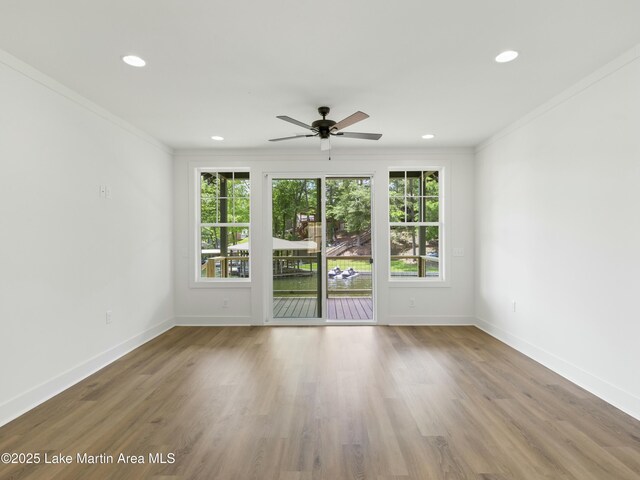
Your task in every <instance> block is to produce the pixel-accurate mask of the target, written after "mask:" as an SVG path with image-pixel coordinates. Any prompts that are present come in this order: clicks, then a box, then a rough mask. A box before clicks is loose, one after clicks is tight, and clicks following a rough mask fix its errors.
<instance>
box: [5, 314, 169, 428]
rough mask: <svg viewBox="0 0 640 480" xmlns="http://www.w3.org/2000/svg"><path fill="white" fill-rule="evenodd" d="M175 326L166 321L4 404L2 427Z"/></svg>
mask: <svg viewBox="0 0 640 480" xmlns="http://www.w3.org/2000/svg"><path fill="white" fill-rule="evenodd" d="M173 326H174V321H173V319H169V320H166V321H164V322H162V323H160V324H158V325H155V326H153V327H151V328H149V329H147V330H145V331H144V332H142V333H139V334H138V335H135V336H133V337H131V338H130V339H129V340H125V341H124V342H122V343H120V344H119V345H116V346H115V347H113V348H110V349H109V350H107V351H105V352H102V353H100V354H98V355H96V356H95V357H92V358H90V359H89V360H87V361H85V362H83V363H81V364H79V365H77V366H75V367H73V368H71V369H69V370H67V371H66V372H63V373H61V374H60V375H58V376H57V377H55V378H52V379H51V380H47V381H46V382H44V383H41V384H40V385H37V386H36V387H33V388H32V389H30V390H28V391H26V392H24V393H22V394H20V395H17V396H15V397H13V398H11V399H9V400H7V401H6V402H4V403H2V404H0V426H2V425H4V424H6V423H9V422H10V421H11V420H14V419H15V418H18V417H19V416H20V415H22V414H23V413H26V412H28V411H29V410H31V409H32V408H35V407H37V406H38V405H40V404H41V403H43V402H45V401H47V400H49V399H50V398H51V397H54V396H56V395H58V394H59V393H60V392H62V391H64V390H66V389H67V388H69V387H71V386H73V385H75V384H76V383H78V382H80V381H82V380H84V379H85V378H87V377H88V376H89V375H92V374H93V373H95V372H97V371H98V370H101V369H102V368H104V367H106V366H107V365H109V364H110V363H113V362H114V361H116V360H117V359H118V358H120V357H122V356H123V355H126V354H127V353H129V352H130V351H132V350H134V349H136V348H138V347H139V346H141V345H143V344H145V343H147V342H148V341H149V340H152V339H153V338H155V337H157V336H158V335H161V334H163V333H164V332H166V331H167V330H169V329H170V328H172V327H173Z"/></svg>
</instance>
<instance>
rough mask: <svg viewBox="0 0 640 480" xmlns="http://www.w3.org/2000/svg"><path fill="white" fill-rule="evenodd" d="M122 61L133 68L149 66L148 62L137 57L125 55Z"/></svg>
mask: <svg viewBox="0 0 640 480" xmlns="http://www.w3.org/2000/svg"><path fill="white" fill-rule="evenodd" d="M122 61H123V62H124V63H126V64H127V65H131V66H132V67H144V66H145V65H146V64H147V62H145V61H144V60H143V59H142V58H140V57H138V56H137V55H125V56H124V57H122Z"/></svg>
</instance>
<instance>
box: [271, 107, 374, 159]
mask: <svg viewBox="0 0 640 480" xmlns="http://www.w3.org/2000/svg"><path fill="white" fill-rule="evenodd" d="M318 113H319V114H320V115H322V120H316V121H315V122H313V123H312V124H311V125H307V124H306V123H303V122H300V121H298V120H296V119H294V118H291V117H287V116H286V115H279V116H277V117H276V118H279V119H280V120H284V121H285V122H289V123H293V124H294V125H298V126H299V127H303V128H306V129H308V130H311V131H312V132H313V133H310V134H308V135H294V136H292V137H282V138H272V139H270V140H269V141H270V142H280V141H282V140H292V139H294V138H306V137H320V150H330V149H331V142H330V138H331V137H332V136H335V137H345V138H361V139H363V140H379V139H380V137H382V134H381V133H357V132H341V131H340V130H342V129H343V128H346V127H348V126H350V125H353V124H354V123H356V122H359V121H361V120H364V119H366V118H369V115H367V114H366V113H364V112H356V113H354V114H353V115H349V116H348V117H347V118H345V119H343V120H340V121H339V122H334V121H333V120H328V119H327V115H329V107H320V108H318Z"/></svg>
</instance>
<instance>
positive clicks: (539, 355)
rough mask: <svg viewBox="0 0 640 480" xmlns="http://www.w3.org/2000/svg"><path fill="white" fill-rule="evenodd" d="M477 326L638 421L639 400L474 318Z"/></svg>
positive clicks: (548, 353)
mask: <svg viewBox="0 0 640 480" xmlns="http://www.w3.org/2000/svg"><path fill="white" fill-rule="evenodd" d="M476 326H477V327H478V328H479V329H480V330H482V331H484V332H485V333H487V334H489V335H491V336H492V337H494V338H496V339H498V340H500V341H501V342H503V343H505V344H507V345H508V346H509V347H511V348H513V349H515V350H517V351H519V352H520V353H522V354H524V355H526V356H527V357H529V358H531V359H532V360H535V361H536V362H538V363H540V364H542V365H544V366H545V367H547V368H548V369H550V370H552V371H553V372H555V373H557V374H558V375H560V376H562V377H564V378H566V379H567V380H569V381H570V382H572V383H575V384H576V385H578V386H579V387H582V388H584V389H585V390H586V391H588V392H589V393H592V394H593V395H595V396H597V397H599V398H601V399H602V400H604V401H605V402H607V403H609V404H611V405H613V406H614V407H616V408H618V409H620V410H622V411H623V412H625V413H627V414H629V415H631V416H632V417H634V418H637V419H638V420H640V398H638V397H636V396H634V395H633V394H631V393H629V392H627V391H625V390H622V389H621V388H619V387H617V386H615V385H612V384H611V383H609V382H607V381H606V380H603V379H602V378H599V377H597V376H595V375H593V374H591V373H589V372H587V371H585V370H582V369H581V368H580V367H577V366H575V365H573V364H571V363H569V362H567V361H566V360H564V359H562V358H560V357H558V356H556V355H554V354H552V353H550V352H547V351H546V350H544V349H542V348H540V347H538V346H536V345H533V344H532V343H529V342H527V341H526V340H523V339H521V338H519V337H517V336H515V335H512V334H511V333H509V332H507V331H505V330H503V329H501V328H499V327H496V326H495V325H493V324H491V323H489V322H487V321H485V320H483V319H481V318H476Z"/></svg>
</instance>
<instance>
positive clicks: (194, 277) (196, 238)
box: [189, 166, 255, 288]
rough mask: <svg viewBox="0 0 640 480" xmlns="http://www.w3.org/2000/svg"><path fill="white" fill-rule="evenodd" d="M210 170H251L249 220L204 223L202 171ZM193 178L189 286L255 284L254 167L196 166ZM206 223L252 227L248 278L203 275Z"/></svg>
mask: <svg viewBox="0 0 640 480" xmlns="http://www.w3.org/2000/svg"><path fill="white" fill-rule="evenodd" d="M206 172H232V173H237V172H242V173H248V174H249V185H250V189H249V222H248V223H247V222H241V223H228V222H227V223H201V222H200V220H201V189H200V181H201V175H202V173H206ZM191 175H192V177H191V181H190V182H189V186H190V188H189V190H190V191H189V199H190V205H191V209H190V210H191V212H192V214H191V215H190V222H189V224H190V225H189V228H190V230H191V233H190V238H191V241H190V244H191V248H190V252H189V258H190V259H191V260H190V262H189V263H190V267H189V287H190V288H220V287H222V288H251V284H252V281H253V275H252V272H254V268H253V265H254V259H253V256H252V253H253V252H254V250H255V249H254V248H253V247H252V245H253V235H254V232H253V230H254V229H253V228H252V222H251V219H252V217H253V200H252V199H253V175H251V169H250V168H249V167H236V166H230V167H217V166H193V167H192V169H191ZM206 227H238V228H248V229H249V253H248V254H249V277H248V278H233V277H226V278H206V277H205V278H202V277H201V276H200V265H201V263H200V262H201V235H202V230H201V229H202V228H206Z"/></svg>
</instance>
